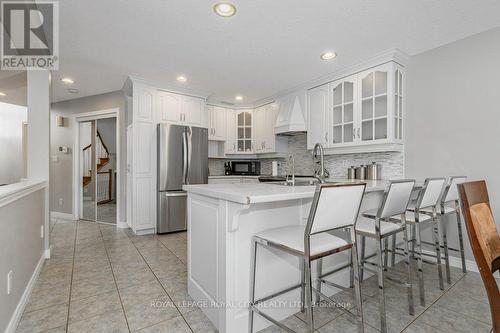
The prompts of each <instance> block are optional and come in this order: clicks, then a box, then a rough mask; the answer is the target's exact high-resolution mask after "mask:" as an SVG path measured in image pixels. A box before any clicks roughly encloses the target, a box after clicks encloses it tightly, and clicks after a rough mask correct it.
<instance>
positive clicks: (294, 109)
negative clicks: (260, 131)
mask: <svg viewBox="0 0 500 333" xmlns="http://www.w3.org/2000/svg"><path fill="white" fill-rule="evenodd" d="M305 131H306V122H305V120H304V114H303V113H302V107H301V106H300V100H299V96H297V95H291V96H288V97H285V98H283V100H281V101H280V103H279V112H278V117H277V119H276V126H275V127H274V133H275V134H276V135H296V134H300V133H304V132H305Z"/></svg>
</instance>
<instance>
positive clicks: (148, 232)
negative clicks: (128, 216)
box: [133, 228, 156, 236]
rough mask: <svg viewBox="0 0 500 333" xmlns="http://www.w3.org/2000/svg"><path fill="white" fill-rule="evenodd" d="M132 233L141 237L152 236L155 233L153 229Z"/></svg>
mask: <svg viewBox="0 0 500 333" xmlns="http://www.w3.org/2000/svg"><path fill="white" fill-rule="evenodd" d="M133 231H134V233H135V234H136V235H137V236H143V235H153V234H155V233H156V231H155V228H147V229H136V230H133Z"/></svg>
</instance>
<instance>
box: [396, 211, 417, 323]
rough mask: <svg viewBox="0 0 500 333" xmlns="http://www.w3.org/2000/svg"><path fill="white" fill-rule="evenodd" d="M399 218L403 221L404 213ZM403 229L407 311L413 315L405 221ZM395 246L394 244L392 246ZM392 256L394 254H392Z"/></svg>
mask: <svg viewBox="0 0 500 333" xmlns="http://www.w3.org/2000/svg"><path fill="white" fill-rule="evenodd" d="M401 220H402V221H404V215H402V216H401ZM404 225H405V229H404V230H403V243H404V255H405V257H404V258H405V266H406V283H407V286H406V288H407V292H408V312H409V313H410V315H412V316H413V314H414V313H415V310H414V305H413V286H412V282H411V265H410V251H409V250H408V234H407V232H408V230H407V229H406V226H407V224H406V222H405V223H404ZM392 239H393V242H394V241H395V239H396V235H394V236H393V238H392ZM394 248H395V246H394ZM393 257H394V254H393Z"/></svg>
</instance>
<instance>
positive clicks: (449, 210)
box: [421, 176, 467, 284]
mask: <svg viewBox="0 0 500 333" xmlns="http://www.w3.org/2000/svg"><path fill="white" fill-rule="evenodd" d="M466 180H467V177H465V176H453V177H450V178H449V179H448V182H447V184H446V187H445V189H444V191H443V194H442V195H441V199H440V204H439V206H438V209H436V214H437V216H438V218H439V223H440V225H441V233H442V241H443V245H442V246H441V247H442V248H443V252H444V257H445V264H446V266H445V267H446V281H447V282H448V284H450V283H451V276H450V259H449V256H448V251H449V250H451V251H454V252H459V253H460V259H461V260H462V271H463V272H464V273H467V267H466V265H465V253H464V239H463V236H462V222H461V218H460V215H461V212H460V205H459V203H458V187H457V185H458V184H462V183H464V182H465V181H466ZM421 212H422V213H426V214H431V215H432V209H429V208H426V209H422V210H421ZM452 214H455V216H456V221H457V232H458V245H459V249H455V248H451V247H449V246H448V239H447V230H446V229H447V226H446V220H445V216H447V215H452ZM423 243H426V242H423ZM427 244H429V243H427Z"/></svg>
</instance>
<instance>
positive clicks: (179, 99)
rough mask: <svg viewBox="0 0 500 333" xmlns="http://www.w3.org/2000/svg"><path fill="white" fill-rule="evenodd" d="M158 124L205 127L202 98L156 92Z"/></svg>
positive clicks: (203, 101)
mask: <svg viewBox="0 0 500 333" xmlns="http://www.w3.org/2000/svg"><path fill="white" fill-rule="evenodd" d="M158 109H159V110H158V111H159V117H160V119H159V120H160V122H169V123H175V124H179V125H191V126H200V127H207V124H206V118H207V116H206V115H205V113H206V111H205V100H204V99H203V98H198V97H192V96H185V95H180V94H174V93H169V92H166V91H158Z"/></svg>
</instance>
